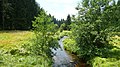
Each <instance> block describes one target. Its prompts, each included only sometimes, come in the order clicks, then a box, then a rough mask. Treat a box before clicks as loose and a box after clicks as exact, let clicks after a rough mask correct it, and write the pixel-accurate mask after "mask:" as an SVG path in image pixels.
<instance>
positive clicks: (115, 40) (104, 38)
mask: <svg viewBox="0 0 120 67" xmlns="http://www.w3.org/2000/svg"><path fill="white" fill-rule="evenodd" d="M119 4H120V1H117V2H116V1H114V0H107V1H101V0H96V1H93V0H84V1H82V3H80V4H79V5H78V7H76V9H77V10H78V16H77V17H73V22H72V24H71V25H70V26H71V30H70V31H72V35H71V36H70V37H69V38H68V39H66V40H65V41H64V44H65V45H64V47H65V48H66V50H69V51H70V52H73V53H75V54H76V55H77V56H78V57H80V58H81V59H82V60H83V61H84V62H85V63H88V64H90V65H91V66H92V67H98V66H99V67H109V66H112V67H114V66H118V67H119V64H120V62H119V60H120V57H119V56H120V55H119V51H120V48H119V46H120V45H119V44H120V43H119V42H120V41H119V37H120V36H119V31H120V21H119V18H120V16H118V14H119V13H120V12H119V10H120V6H119ZM116 32H117V33H116ZM113 33H114V34H113ZM115 63H116V64H115Z"/></svg>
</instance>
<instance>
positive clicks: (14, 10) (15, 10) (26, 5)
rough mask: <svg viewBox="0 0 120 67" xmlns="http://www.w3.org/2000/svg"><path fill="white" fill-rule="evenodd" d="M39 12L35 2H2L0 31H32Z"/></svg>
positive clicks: (8, 0) (0, 5)
mask: <svg viewBox="0 0 120 67" xmlns="http://www.w3.org/2000/svg"><path fill="white" fill-rule="evenodd" d="M39 11H40V7H39V5H38V4H37V3H36V2H35V0H0V29H2V30H4V29H12V30H14V29H22V30H26V29H31V28H32V20H34V16H37V15H38V13H39Z"/></svg>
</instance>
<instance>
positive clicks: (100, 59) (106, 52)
mask: <svg viewBox="0 0 120 67" xmlns="http://www.w3.org/2000/svg"><path fill="white" fill-rule="evenodd" d="M63 43H64V47H65V48H66V50H68V51H70V52H73V53H76V54H77V55H78V56H80V55H79V52H80V51H79V47H78V46H77V45H76V42H75V41H74V40H72V39H70V38H67V39H65V40H64V42H63ZM96 53H97V54H99V55H98V56H95V57H93V58H92V59H91V60H89V61H88V62H87V63H88V64H90V65H91V66H92V67H120V33H119V32H118V33H117V32H116V33H114V35H113V36H112V37H111V39H110V41H109V45H107V46H106V47H104V48H99V49H98V51H97V52H96Z"/></svg>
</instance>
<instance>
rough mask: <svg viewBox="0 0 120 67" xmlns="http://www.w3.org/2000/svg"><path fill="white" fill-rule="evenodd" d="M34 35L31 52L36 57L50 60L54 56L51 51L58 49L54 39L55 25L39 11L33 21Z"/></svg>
mask: <svg viewBox="0 0 120 67" xmlns="http://www.w3.org/2000/svg"><path fill="white" fill-rule="evenodd" d="M33 27H34V33H35V35H36V40H35V44H34V45H33V46H32V49H33V52H34V53H35V54H37V55H41V56H43V57H47V58H48V59H46V60H49V59H52V56H53V55H54V54H53V52H52V49H56V48H57V47H58V42H57V39H55V38H54V35H55V33H56V29H57V28H56V27H57V25H56V24H54V22H52V18H51V17H50V16H49V15H47V14H46V12H45V11H44V10H43V9H41V10H40V14H39V15H38V16H37V17H35V21H33Z"/></svg>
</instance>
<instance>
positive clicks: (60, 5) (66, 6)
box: [36, 0, 80, 19]
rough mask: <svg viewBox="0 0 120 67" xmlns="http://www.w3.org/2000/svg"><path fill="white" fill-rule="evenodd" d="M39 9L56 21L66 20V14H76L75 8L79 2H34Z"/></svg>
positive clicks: (62, 0)
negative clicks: (42, 9) (53, 17)
mask: <svg viewBox="0 0 120 67" xmlns="http://www.w3.org/2000/svg"><path fill="white" fill-rule="evenodd" d="M36 1H37V2H38V3H39V4H40V6H41V7H43V8H44V9H45V10H46V11H47V12H48V13H50V14H52V15H54V16H55V17H56V18H57V19H62V18H64V19H65V18H66V17H67V15H68V14H76V12H77V11H76V10H75V7H76V6H77V3H78V1H80V0H36Z"/></svg>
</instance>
